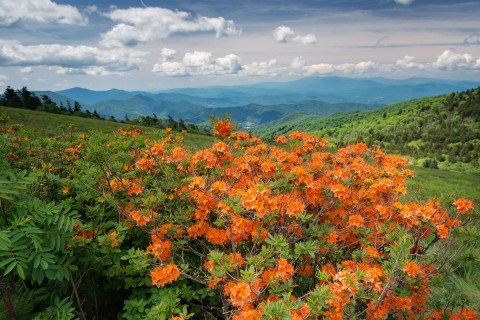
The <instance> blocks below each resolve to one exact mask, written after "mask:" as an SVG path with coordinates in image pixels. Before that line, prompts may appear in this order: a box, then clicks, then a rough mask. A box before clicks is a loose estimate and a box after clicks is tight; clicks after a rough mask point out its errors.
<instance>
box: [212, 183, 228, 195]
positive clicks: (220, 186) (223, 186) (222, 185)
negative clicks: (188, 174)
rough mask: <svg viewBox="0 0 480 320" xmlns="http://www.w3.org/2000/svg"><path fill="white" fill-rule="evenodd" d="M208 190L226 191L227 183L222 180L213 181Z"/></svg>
mask: <svg viewBox="0 0 480 320" xmlns="http://www.w3.org/2000/svg"><path fill="white" fill-rule="evenodd" d="M210 191H212V192H218V193H226V192H227V184H226V183H225V182H224V181H215V182H214V183H212V185H211V186H210Z"/></svg>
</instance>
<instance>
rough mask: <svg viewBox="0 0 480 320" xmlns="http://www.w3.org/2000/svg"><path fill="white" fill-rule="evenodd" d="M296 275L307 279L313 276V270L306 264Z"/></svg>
mask: <svg viewBox="0 0 480 320" xmlns="http://www.w3.org/2000/svg"><path fill="white" fill-rule="evenodd" d="M298 274H299V275H301V276H303V277H308V276H311V275H312V274H313V269H312V266H311V265H310V264H306V265H303V266H301V267H300V270H299V271H298Z"/></svg>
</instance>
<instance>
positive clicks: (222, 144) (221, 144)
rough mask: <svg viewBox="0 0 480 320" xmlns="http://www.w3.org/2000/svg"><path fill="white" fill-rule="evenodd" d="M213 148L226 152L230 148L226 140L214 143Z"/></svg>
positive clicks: (216, 150)
mask: <svg viewBox="0 0 480 320" xmlns="http://www.w3.org/2000/svg"><path fill="white" fill-rule="evenodd" d="M212 150H213V151H215V152H217V153H223V154H225V153H227V152H228V151H229V148H228V145H227V144H226V143H225V142H223V141H220V142H217V143H215V144H214V145H213V147H212Z"/></svg>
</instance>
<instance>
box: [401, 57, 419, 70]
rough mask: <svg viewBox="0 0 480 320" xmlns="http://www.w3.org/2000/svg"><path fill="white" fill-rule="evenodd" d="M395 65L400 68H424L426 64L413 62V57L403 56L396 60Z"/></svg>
mask: <svg viewBox="0 0 480 320" xmlns="http://www.w3.org/2000/svg"><path fill="white" fill-rule="evenodd" d="M395 66H397V67H398V68H401V69H425V68H426V66H425V65H424V64H422V63H417V62H415V57H412V56H405V57H403V58H402V59H400V60H397V62H396V63H395Z"/></svg>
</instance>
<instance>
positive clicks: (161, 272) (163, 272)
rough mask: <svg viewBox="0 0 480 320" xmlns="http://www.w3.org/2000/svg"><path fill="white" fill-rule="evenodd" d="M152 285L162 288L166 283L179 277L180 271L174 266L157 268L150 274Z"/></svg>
mask: <svg viewBox="0 0 480 320" xmlns="http://www.w3.org/2000/svg"><path fill="white" fill-rule="evenodd" d="M151 277H152V284H153V285H154V286H157V287H164V286H165V285H166V284H167V283H170V282H173V281H175V280H177V279H178V277H180V270H178V267H177V266H176V265H175V264H169V265H167V266H165V267H158V268H156V269H155V270H153V271H152V273H151Z"/></svg>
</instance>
